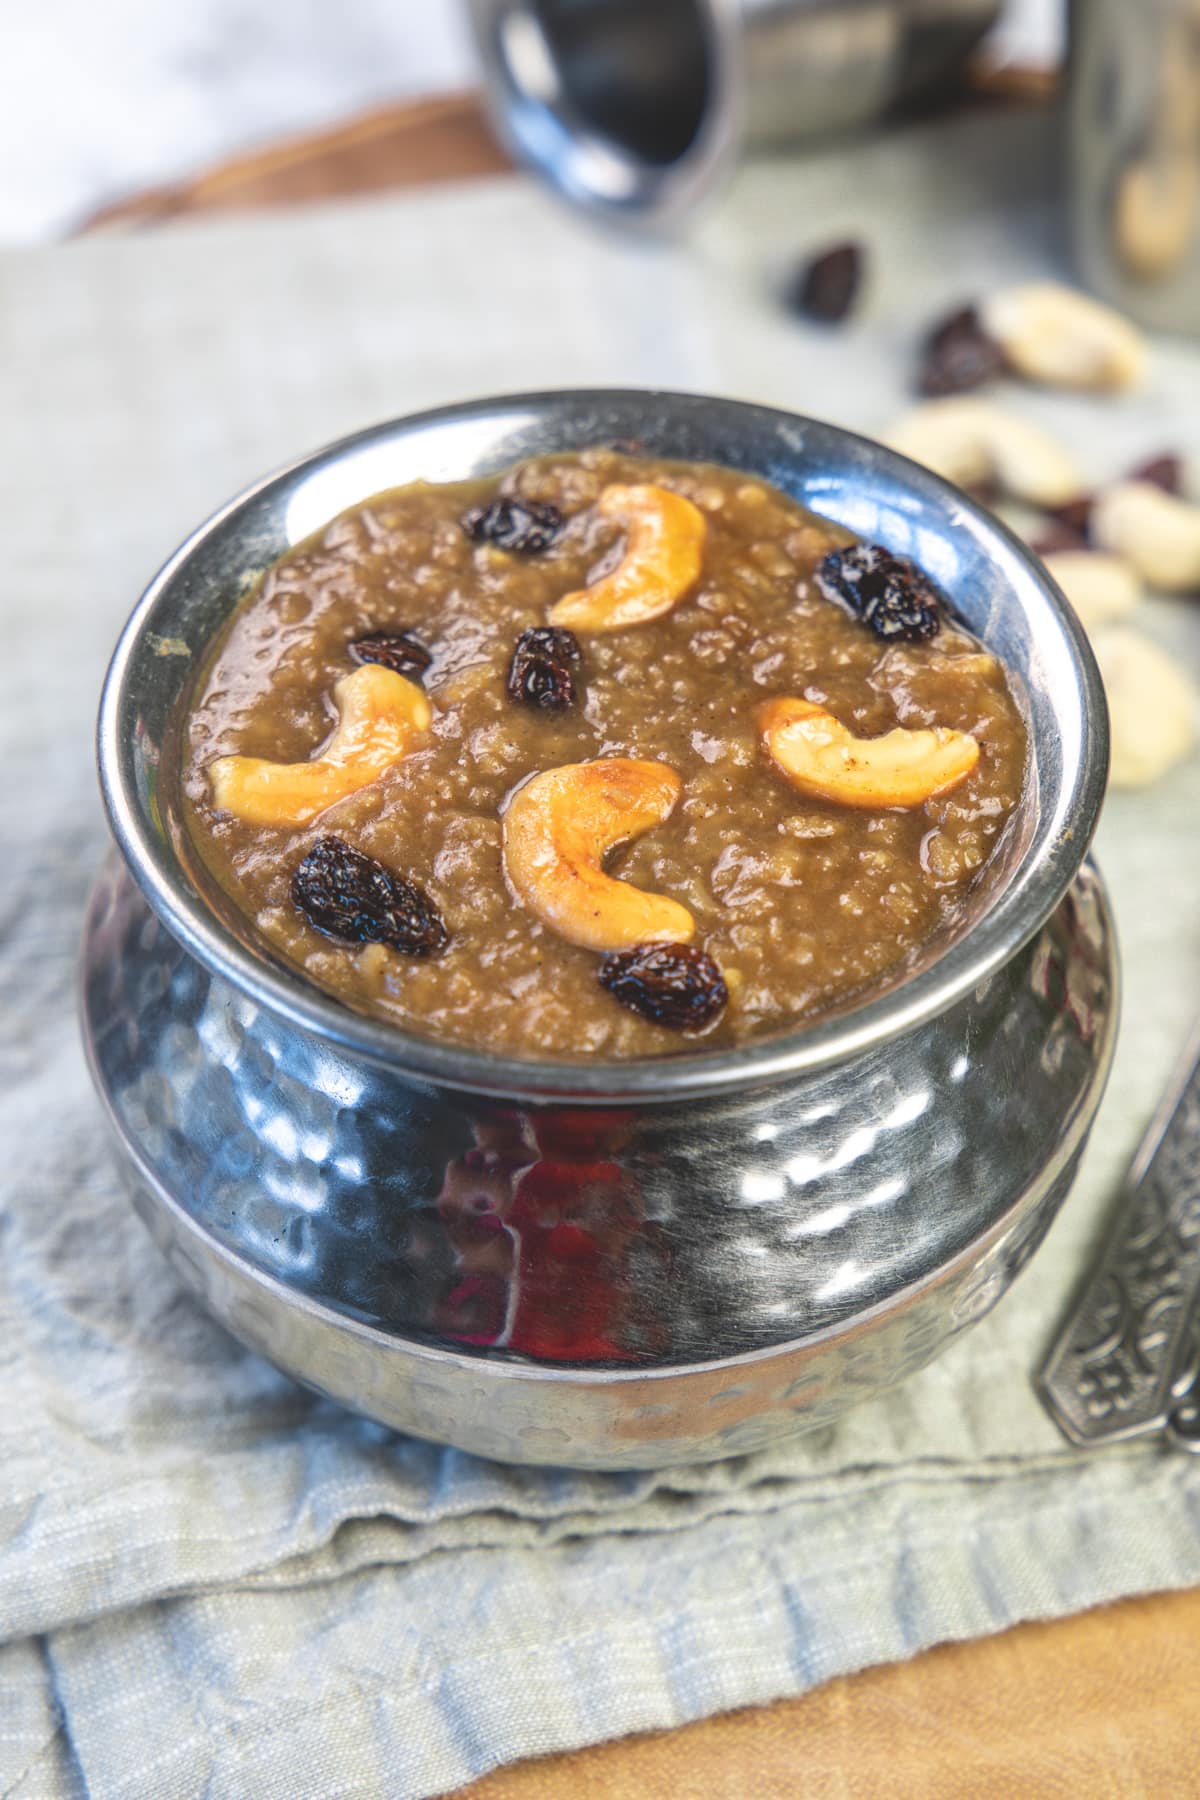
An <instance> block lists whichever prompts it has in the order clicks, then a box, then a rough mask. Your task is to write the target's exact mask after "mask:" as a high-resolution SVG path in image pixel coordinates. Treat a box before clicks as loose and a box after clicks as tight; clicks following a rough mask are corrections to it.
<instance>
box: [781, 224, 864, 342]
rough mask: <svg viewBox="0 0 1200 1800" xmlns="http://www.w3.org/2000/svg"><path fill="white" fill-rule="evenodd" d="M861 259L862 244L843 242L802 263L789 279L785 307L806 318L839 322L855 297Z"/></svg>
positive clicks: (828, 323) (860, 276)
mask: <svg viewBox="0 0 1200 1800" xmlns="http://www.w3.org/2000/svg"><path fill="white" fill-rule="evenodd" d="M863 261H864V258H863V250H862V246H861V244H855V243H845V244H834V245H833V246H832V247H831V248H830V249H828V250H824V251H822V253H821V254H820V256H814V257H812V258H811V259H810V260H809V261H807V262H804V263H802V264H801V266H800V268H799V269H798V270H797V271H796V273H795V274H794V275H793V276H792V279H791V281H790V282H789V283H788V287H787V291H786V295H785V298H786V300H787V304H788V307H789V308H790V310H791V311H792V312H797V313H801V314H802V315H803V316H804V317H805V318H806V319H818V320H819V321H820V322H821V324H823V325H839V324H840V323H841V322H842V320H843V319H844V318H846V317H847V316H848V314H849V313H850V311H851V310H852V308H853V306H854V302H855V301H856V300H857V298H858V290H859V286H860V284H861V282H862V272H863Z"/></svg>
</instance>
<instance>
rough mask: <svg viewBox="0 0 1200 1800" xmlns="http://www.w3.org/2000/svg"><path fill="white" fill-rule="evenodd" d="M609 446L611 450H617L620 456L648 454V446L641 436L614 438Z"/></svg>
mask: <svg viewBox="0 0 1200 1800" xmlns="http://www.w3.org/2000/svg"><path fill="white" fill-rule="evenodd" d="M608 447H609V449H610V450H615V451H616V453H617V455H618V456H645V454H646V446H645V443H644V442H643V440H642V439H641V438H635V437H625V438H614V439H613V441H612V443H611V444H610V445H609V446H608Z"/></svg>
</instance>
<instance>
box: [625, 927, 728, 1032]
mask: <svg viewBox="0 0 1200 1800" xmlns="http://www.w3.org/2000/svg"><path fill="white" fill-rule="evenodd" d="M599 981H600V986H601V987H602V988H607V990H608V992H609V993H610V994H611V995H612V996H613V998H614V1000H619V1001H620V1003H621V1005H622V1006H628V1007H629V1008H630V1010H631V1011H633V1012H636V1013H641V1015H642V1017H643V1018H644V1019H650V1020H651V1021H652V1022H653V1023H654V1024H655V1025H670V1026H672V1027H673V1028H674V1029H675V1030H676V1031H703V1030H704V1028H705V1026H706V1025H711V1024H712V1022H713V1020H714V1019H715V1018H717V1017H718V1015H719V1014H720V1013H721V1012H722V1010H723V1009H724V1007H725V1004H726V1002H727V1001H728V999H729V990H728V988H727V987H726V986H725V980H724V977H723V976H722V974H721V971H720V969H719V968H718V967H717V965H716V963H715V962H714V961H713V959H712V957H711V956H708V955H707V954H706V953H705V952H704V951H703V950H698V949H697V948H696V946H695V945H694V944H637V945H635V947H634V948H633V949H632V950H614V951H612V952H611V953H610V954H609V955H608V956H606V957H605V958H604V960H603V962H602V963H601V964H600V974H599Z"/></svg>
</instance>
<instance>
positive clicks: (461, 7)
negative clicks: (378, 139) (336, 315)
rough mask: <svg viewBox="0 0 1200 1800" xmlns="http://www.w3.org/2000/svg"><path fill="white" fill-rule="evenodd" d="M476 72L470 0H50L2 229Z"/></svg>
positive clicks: (0, 62)
mask: <svg viewBox="0 0 1200 1800" xmlns="http://www.w3.org/2000/svg"><path fill="white" fill-rule="evenodd" d="M1064 7H1065V0H1008V6H1007V8H1006V13H1005V17H1004V20H1003V22H1002V26H1001V29H1000V33H999V37H998V40H997V50H998V53H999V54H1000V55H1001V56H1004V57H1008V56H1011V57H1013V58H1014V59H1015V60H1018V61H1023V62H1035V63H1041V62H1049V61H1053V60H1054V58H1055V56H1056V55H1057V53H1058V50H1059V48H1060V45H1061V37H1062V18H1063V12H1064ZM475 79H476V75H475V59H474V53H473V49H472V45H471V42H470V37H469V33H468V29H467V25H466V20H465V0H347V4H345V5H342V6H337V7H333V6H329V5H327V4H326V3H325V0H290V4H289V5H287V6H280V5H271V4H270V3H269V0H190V3H189V4H188V5H187V6H164V5H162V4H161V0H107V4H106V5H104V6H96V5H94V4H92V3H91V0H41V4H40V5H39V6H37V7H32V8H25V9H23V11H22V15H21V19H20V24H19V26H10V29H9V30H7V31H6V32H5V44H4V56H3V58H2V59H0V168H3V169H5V170H6V171H8V172H10V173H9V176H8V179H6V180H5V181H4V182H3V183H0V243H9V244H14V243H36V242H38V241H44V240H47V239H53V238H55V237H58V236H61V235H63V234H65V233H67V232H69V231H70V230H71V229H72V228H73V227H74V226H75V225H76V224H77V223H78V222H79V221H80V220H81V219H83V218H85V217H87V215H88V214H89V213H91V212H93V211H94V210H95V209H96V208H97V207H100V206H102V205H104V204H106V203H107V202H109V201H113V200H118V199H121V198H122V197H123V196H125V195H127V194H129V193H132V192H135V191H136V190H138V189H139V188H143V187H153V186H157V185H159V184H161V183H163V182H168V181H172V180H175V179H178V178H181V177H184V176H186V175H188V174H190V173H192V172H194V171H195V170H197V169H200V168H203V167H204V166H206V165H207V164H209V163H212V162H216V161H219V160H220V159H221V158H223V157H227V156H232V155H236V154H237V153H238V152H240V151H244V150H247V149H250V148H252V147H253V146H256V145H259V144H263V143H268V142H270V141H271V140H272V139H276V138H279V137H281V136H285V135H288V134H291V133H296V132H303V131H307V130H311V129H313V128H316V127H320V126H321V125H326V124H332V123H334V122H335V121H338V120H342V119H345V118H348V117H350V116H351V115H352V114H354V113H356V112H358V111H359V110H361V109H362V108H364V107H371V106H378V105H382V104H384V103H387V102H390V101H395V100H399V99H403V98H404V97H405V96H406V95H415V94H419V93H428V92H436V91H439V90H444V89H449V88H455V87H460V88H461V87H469V86H472V85H473V84H474V82H475ZM14 171H15V172H16V178H15V179H14V178H13V174H12V172H14Z"/></svg>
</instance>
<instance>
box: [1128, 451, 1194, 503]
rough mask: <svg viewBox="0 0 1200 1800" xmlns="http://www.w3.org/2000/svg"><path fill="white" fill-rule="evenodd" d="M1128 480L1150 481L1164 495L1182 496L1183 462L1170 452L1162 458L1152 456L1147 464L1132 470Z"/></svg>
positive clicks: (1141, 464) (1140, 464)
mask: <svg viewBox="0 0 1200 1800" xmlns="http://www.w3.org/2000/svg"><path fill="white" fill-rule="evenodd" d="M1126 480H1128V481H1148V482H1149V483H1150V484H1151V486H1152V487H1160V488H1161V489H1162V490H1163V492H1164V494H1182V492H1183V461H1182V459H1181V458H1180V457H1178V456H1176V455H1175V454H1174V453H1173V452H1172V451H1170V450H1168V451H1166V452H1165V453H1164V454H1163V455H1162V456H1152V457H1150V458H1149V460H1148V461H1147V462H1144V463H1139V464H1138V466H1137V468H1136V469H1130V471H1129V474H1128V475H1127V477H1126Z"/></svg>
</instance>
